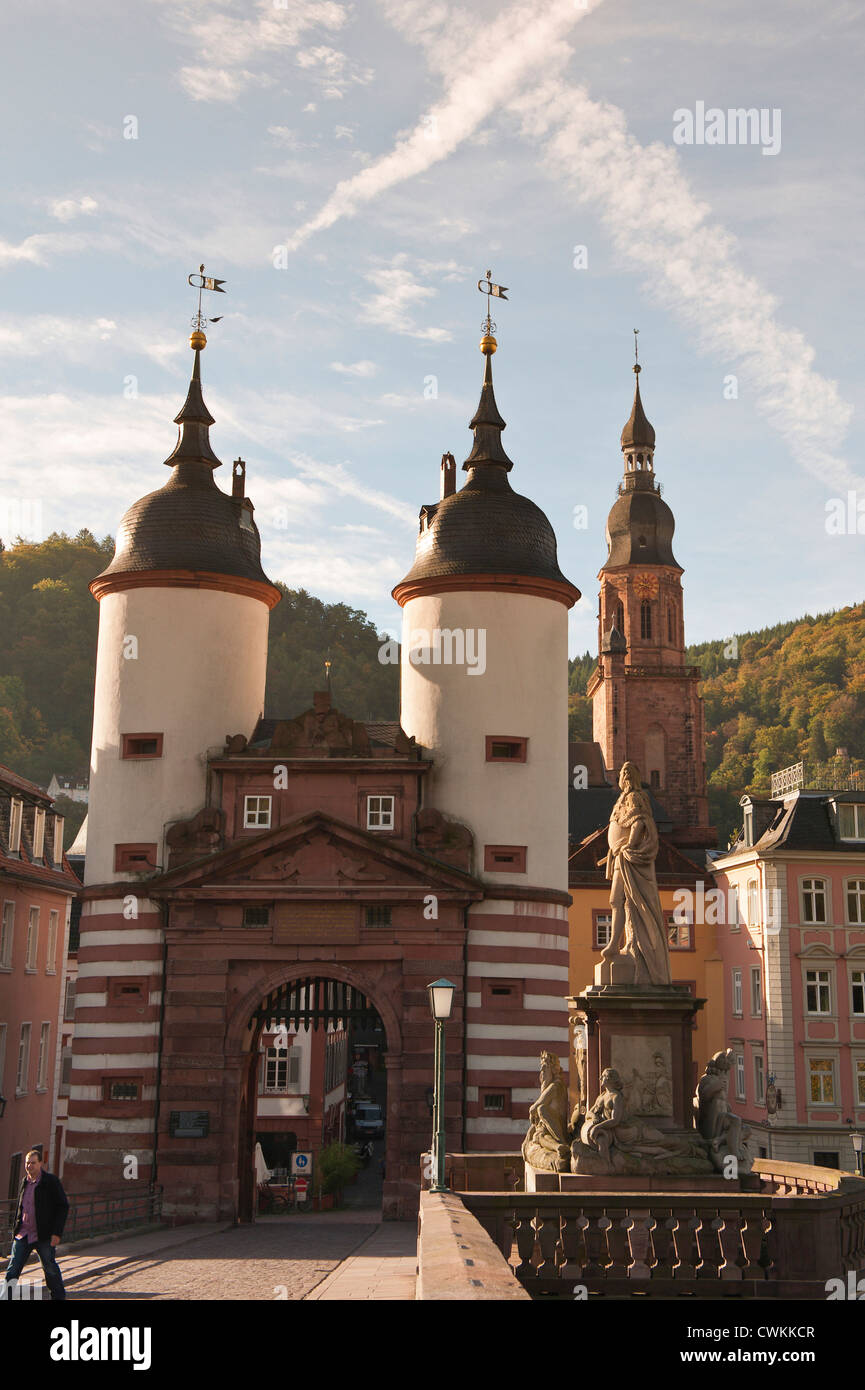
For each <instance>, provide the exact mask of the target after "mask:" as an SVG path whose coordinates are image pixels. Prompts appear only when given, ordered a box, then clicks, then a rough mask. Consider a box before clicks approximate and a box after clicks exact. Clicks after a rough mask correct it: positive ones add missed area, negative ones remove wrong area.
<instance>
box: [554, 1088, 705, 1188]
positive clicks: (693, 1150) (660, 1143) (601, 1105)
mask: <svg viewBox="0 0 865 1390" xmlns="http://www.w3.org/2000/svg"><path fill="white" fill-rule="evenodd" d="M711 1171H712V1165H711V1163H710V1162H709V1160H708V1158H707V1156H706V1151H705V1145H703V1144H702V1143H701V1142H700V1140H699V1138H698V1137H697V1136H696V1135H693V1136H689V1135H688V1134H687V1133H681V1132H676V1131H674V1130H666V1131H662V1130H659V1129H654V1128H653V1126H652V1125H647V1124H645V1123H644V1122H643V1121H642V1120H639V1119H637V1118H636V1117H635V1116H633V1115H631V1114H630V1113H629V1111H628V1107H627V1104H626V1102H625V1096H624V1090H623V1086H622V1078H621V1077H620V1076H619V1073H618V1072H617V1071H616V1070H615V1069H614V1068H613V1067H607V1069H606V1071H604V1073H603V1075H602V1076H601V1090H600V1094H599V1095H598V1098H597V1100H596V1101H595V1103H594V1105H593V1106H592V1107H591V1109H590V1110H589V1112H588V1114H587V1115H586V1118H585V1121H584V1122H583V1125H582V1128H581V1130H580V1135H579V1138H578V1139H575V1141H574V1144H573V1148H572V1151H571V1172H572V1173H584V1174H593V1175H600V1176H610V1175H613V1174H623V1175H631V1174H640V1173H643V1174H649V1173H666V1174H673V1173H684V1174H694V1173H710V1172H711Z"/></svg>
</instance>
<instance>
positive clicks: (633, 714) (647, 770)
mask: <svg viewBox="0 0 865 1390" xmlns="http://www.w3.org/2000/svg"><path fill="white" fill-rule="evenodd" d="M640 370H641V368H640V364H639V362H637V363H636V364H635V366H634V372H635V374H636V383H635V390H634V404H633V408H632V410H631V414H630V418H629V420H628V422H627V424H626V425H625V428H624V429H623V430H622V439H621V444H622V454H623V458H624V477H623V479H622V481H621V482H620V483H619V487H618V496H617V498H616V501H615V502H614V503H613V506H612V509H611V511H610V514H609V517H608V520H607V548H608V551H609V553H608V555H607V560H606V563H605V564H604V565H603V567H602V568H601V571H600V574H599V575H598V578H599V580H600V584H601V590H600V603H599V609H598V665H597V668H596V670H595V671H594V673H593V675H592V677H591V679H590V681H589V685H588V688H587V693H588V695H589V696H590V697H591V699H592V722H593V732H594V738H595V741H596V742H597V743H599V744H600V746H601V749H602V750H603V754H604V761H605V763H606V765H607V767H608V768H609V769H610V770H611V771H614V772H615V774H616V776H618V773H619V770H620V768H621V766H622V764H623V763H624V762H626V761H628V760H632V761H633V762H635V763H636V764H637V766H638V767H639V769H640V774H641V776H642V779H643V782H644V783H645V784H646V785H648V786H650V787H651V789H652V791H653V792H654V794H655V795H656V797H657V799H658V800H659V801H660V803H661V804H662V805H663V806H664V808H665V810H666V811H667V813H668V814H669V816H670V819H671V820H672V822H673V831H672V835H671V839H672V840H673V841H674V842H675V843H676V844H677V845H679V846H680V847H681V848H689V847H690V848H693V849H699V848H700V847H705V846H709V845H714V844H715V840H716V834H715V831H714V829H713V828H712V827H711V826H710V825H709V809H708V798H707V795H706V765H705V755H704V724H703V704H702V700H701V699H700V697H699V695H698V693H697V685H698V681H699V679H700V672H699V668H698V667H696V666H687V665H686V664H685V623H684V613H683V595H682V574H683V572H684V571H683V570H682V567H681V565H680V564H679V563H678V561H677V560H676V557H675V556H674V554H673V531H674V530H675V524H676V523H675V520H674V518H673V513H672V511H671V510H670V508H669V507H668V506H667V503H666V502H665V501H664V500H663V498H662V496H661V488H660V485H659V483H658V482H657V480H656V478H655V431H654V429H653V428H652V426H651V425H650V424H649V421H648V420H647V418H646V413H645V411H644V409H643V402H642V400H641V398H640Z"/></svg>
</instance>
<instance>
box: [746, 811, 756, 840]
mask: <svg viewBox="0 0 865 1390" xmlns="http://www.w3.org/2000/svg"><path fill="white" fill-rule="evenodd" d="M753 843H754V808H753V806H746V807H745V844H746V845H748V846H751V845H753Z"/></svg>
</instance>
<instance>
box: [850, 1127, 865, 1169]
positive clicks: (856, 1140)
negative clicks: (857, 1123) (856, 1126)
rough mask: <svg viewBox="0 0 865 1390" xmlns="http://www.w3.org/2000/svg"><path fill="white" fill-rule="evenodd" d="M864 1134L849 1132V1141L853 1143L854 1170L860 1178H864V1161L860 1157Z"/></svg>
mask: <svg viewBox="0 0 865 1390" xmlns="http://www.w3.org/2000/svg"><path fill="white" fill-rule="evenodd" d="M863 1138H865V1136H863V1135H861V1134H855V1133H854V1134H851V1135H850V1142H851V1144H852V1145H853V1152H854V1154H855V1155H856V1171H857V1173H858V1174H859V1176H860V1178H865V1163H863V1157H862V1142H863Z"/></svg>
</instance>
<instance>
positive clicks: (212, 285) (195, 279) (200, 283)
mask: <svg viewBox="0 0 865 1390" xmlns="http://www.w3.org/2000/svg"><path fill="white" fill-rule="evenodd" d="M187 283H188V284H190V285H191V286H192V288H193V289H197V290H198V312H197V313H195V314H193V316H192V318H191V319H190V322H191V324H192V328H193V331H194V332H195V333H203V332H204V325H205V324H206V323H219V321H220V319H221V318H222V317H223V315H222V314H217V316H216V318H215V319H209V318H206V317H205V315H204V314H202V312H201V291H202V290H214V291H215V292H216V294H225V290H224V289H223V288H222V286H223V285H224V284H225V281H224V280H215V279H214V278H213V276H212V275H205V274H204V266H203V265H200V266H199V267H198V274H197V275H195V274H193V275H190V276H188V277H187Z"/></svg>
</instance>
